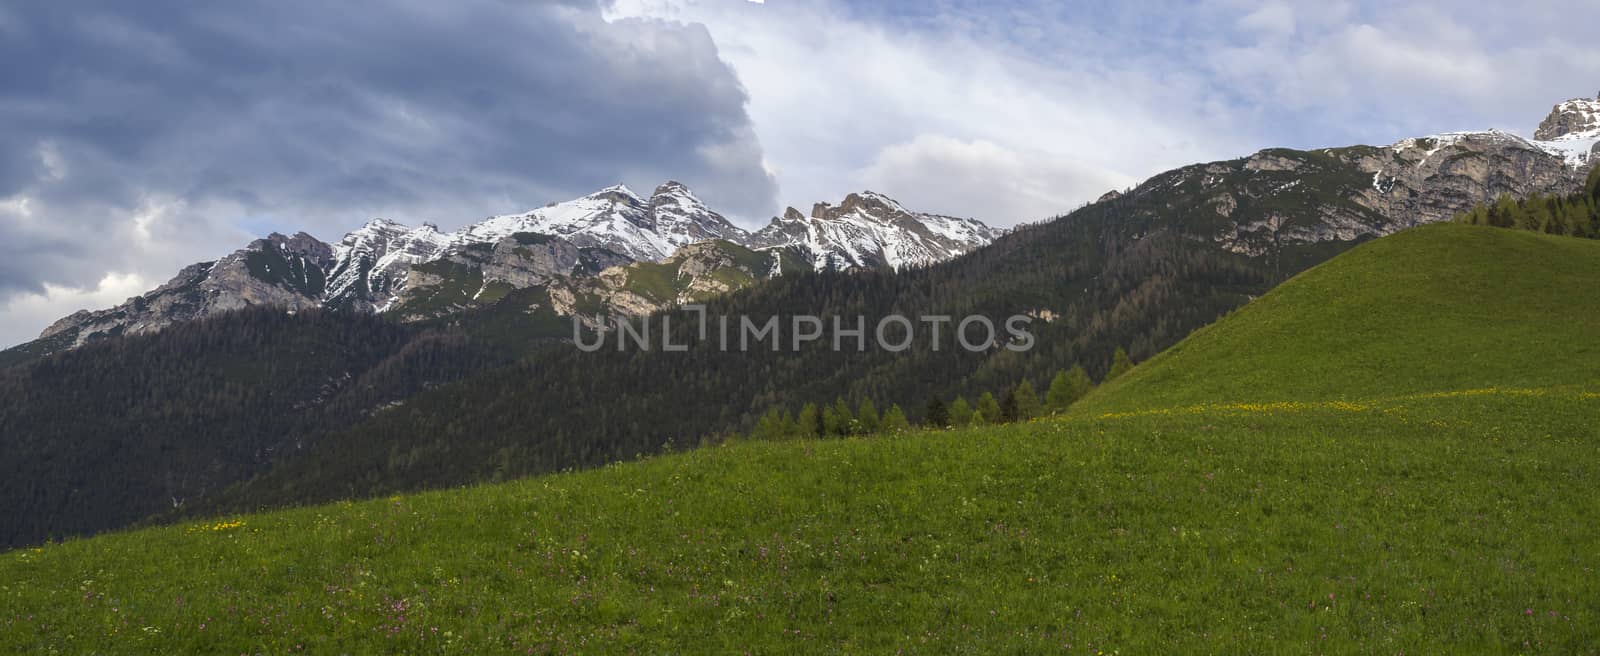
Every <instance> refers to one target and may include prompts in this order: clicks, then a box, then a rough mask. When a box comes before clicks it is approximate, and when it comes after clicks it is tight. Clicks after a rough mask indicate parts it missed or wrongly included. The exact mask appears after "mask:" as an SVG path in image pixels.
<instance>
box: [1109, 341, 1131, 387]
mask: <svg viewBox="0 0 1600 656" xmlns="http://www.w3.org/2000/svg"><path fill="white" fill-rule="evenodd" d="M1130 369H1133V360H1131V359H1129V358H1128V352H1127V351H1124V350H1122V347H1121V346H1118V347H1117V352H1116V353H1113V354H1112V355H1111V371H1108V372H1106V381H1112V380H1116V379H1117V378H1119V377H1121V376H1122V374H1125V373H1128V370H1130Z"/></svg>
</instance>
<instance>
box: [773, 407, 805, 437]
mask: <svg viewBox="0 0 1600 656" xmlns="http://www.w3.org/2000/svg"><path fill="white" fill-rule="evenodd" d="M778 435H780V436H782V437H783V439H786V440H792V439H797V438H799V437H800V423H799V422H797V421H795V420H794V413H793V412H790V411H789V410H788V409H787V408H785V409H784V411H783V419H782V420H781V421H780V422H779V423H778Z"/></svg>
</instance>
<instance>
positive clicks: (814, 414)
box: [796, 403, 826, 437]
mask: <svg viewBox="0 0 1600 656" xmlns="http://www.w3.org/2000/svg"><path fill="white" fill-rule="evenodd" d="M796 423H797V424H799V425H800V436H801V437H822V436H823V434H824V433H825V432H826V431H825V430H824V428H825V427H824V426H823V425H822V411H820V410H818V409H817V404H815V403H807V404H805V405H804V406H802V407H801V408H800V418H799V419H798V420H796Z"/></svg>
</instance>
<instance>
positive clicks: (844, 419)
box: [828, 397, 856, 437]
mask: <svg viewBox="0 0 1600 656" xmlns="http://www.w3.org/2000/svg"><path fill="white" fill-rule="evenodd" d="M829 414H830V415H832V416H833V425H832V426H830V427H829V428H828V434H829V435H833V436H835V437H846V436H849V435H851V434H853V433H855V431H856V425H855V421H856V418H855V414H854V413H852V412H850V406H849V404H846V403H845V402H844V398H843V397H840V398H838V399H836V400H835V401H834V402H833V408H832V409H831V410H830V412H829Z"/></svg>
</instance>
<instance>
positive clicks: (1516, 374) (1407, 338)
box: [0, 226, 1600, 653]
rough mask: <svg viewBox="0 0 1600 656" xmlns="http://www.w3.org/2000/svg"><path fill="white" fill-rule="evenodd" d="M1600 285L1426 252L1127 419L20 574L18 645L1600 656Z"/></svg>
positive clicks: (1557, 254) (1300, 307)
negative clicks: (1598, 573) (1597, 320)
mask: <svg viewBox="0 0 1600 656" xmlns="http://www.w3.org/2000/svg"><path fill="white" fill-rule="evenodd" d="M1597 268H1600V243H1595V242H1586V241H1579V240H1570V239H1563V238H1554V237H1543V236H1538V235H1531V234H1523V233H1514V232H1510V231H1499V230H1493V229H1488V228H1473V227H1462V226H1442V227H1433V228H1424V229H1418V230H1414V231H1409V232H1405V233H1402V234H1400V235H1396V236H1392V237H1387V238H1384V239H1381V240H1378V241H1376V242H1374V243H1372V244H1369V245H1367V246H1364V247H1362V248H1360V249H1357V250H1356V251H1354V252H1352V253H1349V254H1346V255H1345V256H1341V257H1338V258H1335V259H1333V260H1332V261H1330V262H1329V263H1327V264H1326V265H1324V266H1322V267H1319V268H1317V269H1315V270H1312V271H1310V272H1307V273H1306V274H1305V275H1303V276H1300V277H1298V278H1296V279H1294V280H1292V281H1290V282H1288V283H1286V284H1285V285H1284V286H1282V287H1281V288H1280V289H1279V290H1278V291H1276V292H1274V293H1273V294H1271V295H1269V296H1268V297H1265V298H1263V299H1260V301H1259V305H1251V306H1249V307H1247V308H1246V309H1245V310H1242V311H1240V312H1238V313H1235V314H1234V315H1232V316H1230V317H1228V318H1226V319H1224V320H1222V321H1221V322H1219V323H1218V324H1217V325H1216V326H1215V327H1214V328H1212V329H1210V330H1208V331H1206V332H1204V333H1201V334H1197V335H1196V336H1195V337H1194V338H1193V339H1191V340H1188V341H1186V342H1185V343H1184V346H1183V347H1182V348H1180V349H1178V350H1175V351H1174V352H1172V353H1171V354H1170V355H1168V356H1164V357H1163V358H1160V359H1157V360H1152V361H1150V362H1147V363H1144V364H1142V365H1140V366H1139V367H1138V368H1136V369H1135V370H1134V373H1133V374H1130V378H1129V379H1128V382H1127V383H1125V384H1117V385H1112V386H1108V387H1107V388H1105V389H1104V390H1102V391H1101V392H1100V393H1098V394H1097V395H1096V396H1095V397H1092V400H1093V401H1094V402H1095V403H1097V404H1102V405H1101V407H1102V408H1104V407H1107V406H1115V407H1116V408H1119V409H1120V410H1119V412H1118V413H1114V414H1111V416H1103V415H1106V414H1107V413H1103V412H1087V411H1085V412H1079V413H1078V414H1076V415H1075V416H1073V417H1069V418H1065V419H1054V420H1046V421H1039V422H1035V423H1030V424H1024V425H1015V426H1007V427H995V428H983V429H964V430H958V431H940V432H932V433H918V434H909V435H897V436H879V437H875V438H867V439H851V440H837V441H803V442H787V443H760V442H758V443H736V444H730V445H726V446H724V447H720V448H710V449H701V450H697V451H695V452H692V453H689V454H679V455H674V456H669V457H662V458H656V459H651V460H649V461H646V462H640V463H629V464H624V465H617V466H614V467H608V468H606V469H603V470H598V471H590V472H582V473H577V474H564V475H558V476H548V477H543V478H537V479H532V480H527V481H521V482H516V483H511V484H505V485H498V486H487V487H480V488H474V489H466V490H450V491H445V492H436V493H429V494H424V495H417V496H410V497H394V498H391V499H382V500H374V501H368V502H361V503H342V504H338V505H333V506H324V507H316V508H304V509H298V510H292V511H286V512H278V513H271V514H260V515H249V516H242V517H229V518H218V519H214V520H208V521H206V522H204V523H198V524H189V525H184V526H176V527H168V528H162V529H155V530H145V531H139V532H134V533H128V534H123V535H114V536H106V537H102V538H96V539H93V540H88V541H80V542H69V543H66V544H62V545H51V546H47V547H44V548H42V549H39V550H36V551H34V550H28V551H20V552H13V553H9V554H4V555H0V580H5V581H7V582H8V585H7V586H6V589H5V590H4V591H0V595H5V597H6V600H7V603H6V605H5V606H6V608H7V609H8V610H7V611H0V643H4V644H7V645H13V646H17V647H18V648H19V649H32V650H39V651H44V650H48V649H51V648H54V649H56V650H58V651H69V652H72V651H77V652H89V651H97V650H115V649H118V648H123V647H126V646H127V645H128V644H130V643H135V644H137V645H138V646H139V647H138V648H139V649H141V650H146V651H163V652H176V651H225V650H239V649H261V650H267V651H287V650H291V649H295V648H296V647H297V646H298V647H300V648H305V649H308V650H310V651H351V652H358V651H370V650H381V651H431V650H443V649H460V650H464V651H474V652H483V651H500V650H516V651H524V650H532V651H534V652H536V653H538V652H551V651H564V650H569V649H571V650H580V649H581V650H585V651H588V650H598V651H608V652H617V653H630V652H678V651H686V650H687V651H696V650H702V651H703V650H707V649H710V650H713V651H733V650H738V651H751V652H789V651H802V652H816V651H830V652H831V651H837V652H906V653H951V652H957V653H960V652H979V651H982V652H992V651H1006V652H1018V653H1035V652H1044V651H1066V650H1067V649H1068V648H1069V647H1070V649H1071V651H1072V652H1078V651H1083V652H1089V653H1218V652H1221V653H1272V652H1278V651H1293V652H1318V653H1402V652H1404V653H1423V652H1429V651H1444V652H1474V653H1479V652H1505V653H1520V652H1552V653H1582V652H1585V651H1588V650H1590V649H1591V648H1592V646H1593V645H1594V640H1595V638H1596V633H1595V628H1594V627H1596V626H1600V605H1596V604H1595V603H1594V602H1593V600H1594V599H1596V598H1600V583H1597V581H1596V579H1595V577H1592V576H1588V575H1587V572H1588V571H1589V570H1590V569H1591V568H1592V566H1593V558H1594V553H1593V547H1594V545H1596V544H1600V525H1597V524H1595V523H1594V522H1592V521H1589V520H1590V519H1591V518H1592V517H1593V516H1594V514H1595V513H1597V512H1600V498H1597V497H1596V496H1595V495H1593V494H1592V490H1593V488H1594V486H1595V485H1596V484H1597V483H1600V471H1597V470H1596V469H1595V467H1594V466H1593V462H1594V459H1593V455H1594V445H1595V444H1596V440H1597V439H1600V432H1597V429H1596V426H1595V425H1594V424H1593V422H1592V421H1590V418H1591V417H1593V416H1594V411H1595V410H1596V409H1597V407H1600V386H1596V385H1595V384H1594V383H1595V382H1596V381H1595V379H1594V377H1593V373H1592V372H1594V371H1595V370H1597V369H1600V354H1597V353H1596V352H1595V351H1593V350H1584V351H1576V352H1574V351H1573V350H1571V346H1572V345H1574V344H1578V343H1581V342H1585V341H1587V340H1588V339H1589V337H1590V336H1591V335H1592V334H1593V329H1594V326H1593V323H1592V322H1593V321H1594V319H1593V318H1594V317H1595V316H1596V314H1595V313H1594V309H1595V308H1594V307H1593V305H1594V303H1595V300H1594V295H1593V293H1592V291H1593V285H1592V281H1593V280H1594V275H1595V274H1596V273H1600V271H1597ZM1508 271H1514V272H1516V273H1517V274H1518V276H1520V277H1522V278H1525V279H1527V280H1529V281H1533V282H1522V281H1519V280H1517V279H1516V277H1515V276H1513V277H1508V276H1506V275H1504V274H1505V273H1507V272H1508ZM1507 283H1509V285H1510V286H1508V287H1501V286H1500V285H1503V284H1507ZM1539 283H1542V284H1539ZM1462 289H1466V290H1479V291H1483V292H1487V293H1488V295H1487V297H1484V296H1472V295H1464V294H1460V293H1457V292H1458V291H1459V290H1462ZM1348 292H1353V293H1354V295H1353V296H1352V297H1351V301H1350V303H1349V304H1346V305H1334V306H1333V307H1329V305H1328V300H1329V298H1343V297H1344V296H1345V295H1346V293H1348ZM1486 308H1487V309H1492V310H1494V311H1495V317H1496V322H1495V323H1494V324H1492V325H1490V326H1487V328H1488V330H1485V329H1484V328H1485V327H1481V326H1479V325H1478V323H1477V322H1478V321H1479V320H1480V319H1482V318H1484V315H1485V309H1486ZM1374 310H1378V311H1381V313H1382V314H1381V316H1379V317H1369V316H1367V315H1368V314H1369V313H1371V312H1372V311H1374ZM1308 316H1309V317H1320V318H1322V319H1324V321H1321V322H1305V323H1293V324H1292V326H1291V325H1288V324H1286V323H1285V322H1296V321H1299V318H1300V317H1308ZM1287 327H1293V328H1296V329H1298V332H1290V331H1289V330H1286V329H1285V328H1287ZM1352 330H1358V331H1359V330H1374V331H1377V332H1376V333H1374V334H1371V335H1368V336H1369V337H1370V338H1371V339H1366V340H1356V339H1353V338H1352V336H1351V335H1350V332H1351V331H1352ZM1533 334H1539V335H1541V338H1538V339H1517V338H1516V337H1519V336H1524V337H1525V336H1528V335H1533ZM1497 335H1504V336H1505V337H1506V338H1505V339H1499V338H1497ZM1401 346H1406V347H1420V348H1422V349H1423V350H1415V348H1400V347H1401ZM1480 347H1492V348H1493V353H1494V359H1493V361H1492V362H1485V361H1484V360H1483V358H1481V357H1475V356H1482V355H1483V353H1484V352H1483V351H1481V350H1479V349H1480ZM1257 351H1259V352H1261V353H1263V355H1261V356H1253V355H1252V353H1254V352H1257ZM1235 358H1245V359H1244V360H1241V361H1237V362H1236V361H1235ZM1351 358H1354V359H1355V360H1356V361H1357V362H1360V361H1362V360H1363V359H1367V358H1374V359H1376V360H1381V361H1382V362H1383V363H1384V364H1385V365H1386V366H1385V367H1383V368H1381V369H1378V370H1369V371H1361V370H1357V371H1353V372H1351V373H1349V374H1340V372H1339V370H1338V369H1337V366H1336V365H1337V363H1339V362H1341V361H1344V360H1346V359H1351ZM1562 359H1565V360H1568V361H1569V362H1567V363H1565V364H1560V365H1559V366H1556V367H1551V365H1552V364H1553V363H1555V362H1557V361H1558V360H1562ZM1179 369H1182V370H1186V371H1197V372H1204V373H1206V374H1208V375H1210V376H1212V377H1210V378H1205V379H1201V378H1199V377H1187V378H1181V379H1180V378H1173V377H1172V376H1173V375H1175V374H1170V373H1169V374H1162V373H1161V372H1163V371H1166V372H1173V371H1176V370H1179ZM1410 372H1417V373H1410ZM1330 374H1332V375H1336V376H1340V375H1342V376H1343V377H1342V380H1344V381H1345V382H1346V383H1348V384H1349V385H1351V387H1350V388H1349V389H1348V391H1341V390H1329V389H1324V388H1323V387H1322V386H1321V385H1320V384H1319V383H1318V382H1317V381H1316V380H1314V379H1318V378H1321V377H1322V376H1326V375H1330ZM1213 383H1215V385H1213ZM1285 383H1287V384H1289V387H1287V388H1280V386H1281V385H1284V384H1285ZM1458 383H1459V384H1468V385H1487V386H1491V387H1487V388H1480V389H1454V388H1449V387H1447V385H1448V384H1458ZM1521 385H1538V386H1539V387H1532V388H1521V387H1514V386H1521ZM1200 389H1204V390H1206V393H1205V394H1204V398H1205V400H1206V402H1207V405H1206V406H1204V407H1200V408H1190V407H1188V406H1179V407H1176V408H1174V407H1172V406H1168V405H1165V404H1166V403H1168V402H1188V401H1189V400H1190V399H1192V398H1200V397H1199V396H1193V395H1191V394H1190V393H1189V392H1187V391H1186V390H1200ZM1417 392H1431V393H1432V394H1426V395H1420V396H1419V395H1418V394H1417ZM1147 393H1148V394H1151V395H1152V396H1143V395H1144V394H1147ZM1196 394H1198V392H1196ZM1268 395H1270V398H1271V399H1273V400H1277V401H1280V403H1277V404H1272V405H1268V404H1264V403H1261V402H1259V401H1260V400H1261V399H1265V398H1269V397H1268ZM1368 395H1375V396H1368ZM1358 397H1359V398H1358ZM1140 399H1147V400H1146V401H1144V402H1142V403H1141V401H1140ZM1329 399H1340V400H1341V401H1340V402H1338V403H1331V402H1328V400H1329ZM1086 410H1087V409H1086ZM173 599H183V600H184V603H182V604H178V603H174V602H173V601H172V600H173ZM529 609H543V611H542V612H541V611H538V610H529ZM7 620H9V621H7Z"/></svg>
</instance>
